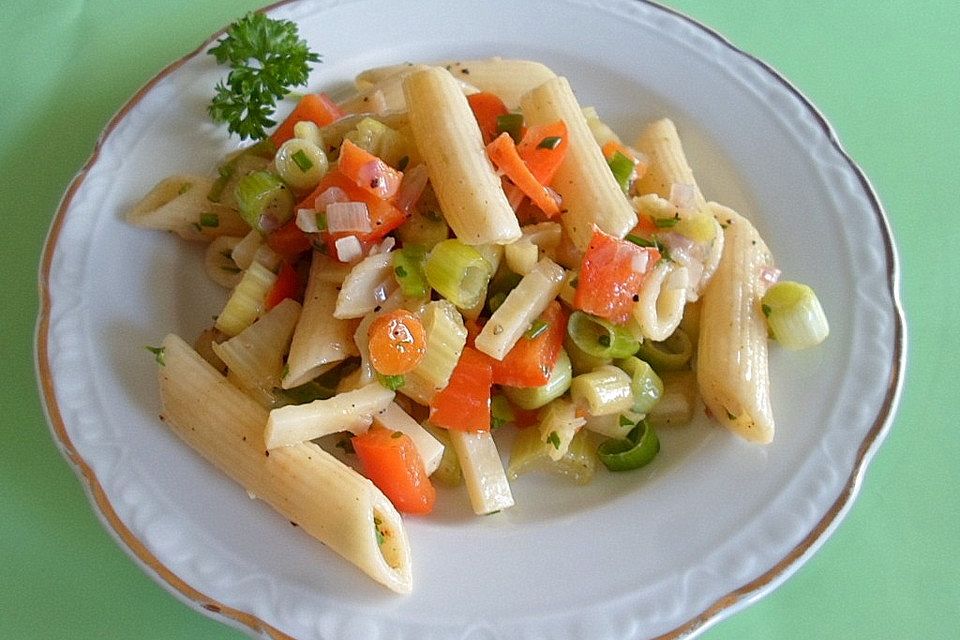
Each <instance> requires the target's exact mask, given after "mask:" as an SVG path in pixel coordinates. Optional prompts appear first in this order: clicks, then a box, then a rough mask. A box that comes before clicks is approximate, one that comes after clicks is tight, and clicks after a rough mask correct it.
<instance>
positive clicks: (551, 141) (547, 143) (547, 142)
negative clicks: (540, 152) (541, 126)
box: [537, 136, 563, 151]
mask: <svg viewBox="0 0 960 640" xmlns="http://www.w3.org/2000/svg"><path fill="white" fill-rule="evenodd" d="M562 141H563V138H561V137H560V136H547V137H546V138H544V139H543V140H541V141H540V144H538V145H537V149H550V150H551V151H552V150H554V149H556V148H557V147H559V146H560V143H561V142H562Z"/></svg>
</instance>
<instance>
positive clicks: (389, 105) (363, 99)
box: [339, 64, 427, 114]
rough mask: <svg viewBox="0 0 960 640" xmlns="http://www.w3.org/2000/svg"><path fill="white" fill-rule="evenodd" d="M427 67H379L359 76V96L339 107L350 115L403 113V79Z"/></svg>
mask: <svg viewBox="0 0 960 640" xmlns="http://www.w3.org/2000/svg"><path fill="white" fill-rule="evenodd" d="M426 68H427V66H426V65H422V64H412V65H406V64H403V65H391V66H390V67H377V68H376V69H370V70H368V71H365V72H363V73H361V74H360V75H359V76H357V80H356V83H355V84H356V86H357V89H358V92H357V95H355V96H353V97H351V98H349V99H347V100H345V101H343V102H341V103H340V104H339V107H340V108H341V109H343V110H344V111H346V112H348V113H376V114H381V113H388V112H391V111H403V110H405V109H406V108H407V101H406V98H405V97H404V95H403V79H404V78H405V77H406V76H408V75H409V74H411V73H413V72H414V71H419V70H421V69H426Z"/></svg>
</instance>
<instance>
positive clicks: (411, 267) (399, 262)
mask: <svg viewBox="0 0 960 640" xmlns="http://www.w3.org/2000/svg"><path fill="white" fill-rule="evenodd" d="M426 257H427V252H426V250H425V249H424V248H423V247H422V246H420V245H417V244H409V245H405V246H404V247H403V248H402V249H400V250H399V251H394V252H393V274H394V276H395V277H396V279H397V284H399V285H400V289H401V290H402V291H403V295H405V296H406V297H408V298H426V297H427V296H429V295H430V285H429V284H427V279H426V276H425V275H424V272H423V263H424V260H426Z"/></svg>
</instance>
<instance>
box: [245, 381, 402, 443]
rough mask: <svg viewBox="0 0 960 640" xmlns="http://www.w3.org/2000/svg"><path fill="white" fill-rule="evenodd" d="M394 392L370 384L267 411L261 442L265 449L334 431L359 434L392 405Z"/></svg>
mask: <svg viewBox="0 0 960 640" xmlns="http://www.w3.org/2000/svg"><path fill="white" fill-rule="evenodd" d="M393 398H394V393H393V391H390V390H389V389H386V388H384V387H383V386H381V385H380V384H378V383H376V382H374V383H371V384H368V385H366V386H363V387H360V388H359V389H356V390H354V391H346V392H344V393H338V394H337V395H335V396H333V397H332V398H327V399H326V400H314V401H313V402H309V403H307V404H288V405H287V406H285V407H280V408H279V409H273V410H272V411H270V416H269V418H268V419H267V426H266V430H265V431H264V435H263V440H264V444H266V447H267V449H268V450H272V449H276V448H277V447H286V446H289V445H292V444H297V443H299V442H306V441H307V440H313V439H314V438H319V437H321V436H326V435H329V434H331V433H337V432H338V431H351V432H354V433H360V432H363V431H366V430H367V428H368V427H369V426H370V425H371V424H372V423H373V416H375V415H377V414H378V413H381V412H383V411H385V410H386V409H387V407H388V406H390V403H391V402H393Z"/></svg>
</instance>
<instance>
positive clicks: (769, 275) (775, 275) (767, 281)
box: [760, 267, 781, 292]
mask: <svg viewBox="0 0 960 640" xmlns="http://www.w3.org/2000/svg"><path fill="white" fill-rule="evenodd" d="M780 274H781V271H780V269H778V268H776V267H762V268H761V269H760V286H761V287H762V288H763V291H764V292H766V290H767V289H769V288H770V287H771V286H773V285H775V284H776V283H777V282H779V281H780Z"/></svg>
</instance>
